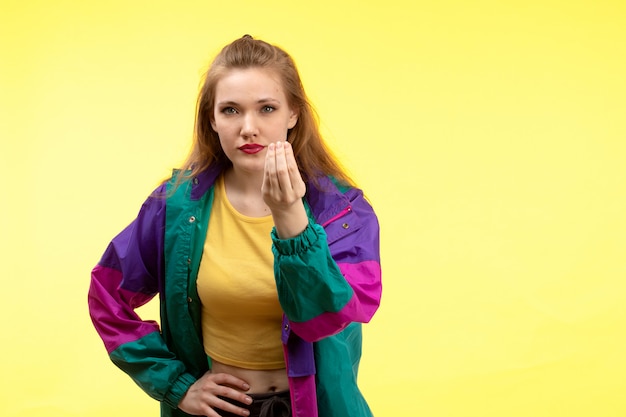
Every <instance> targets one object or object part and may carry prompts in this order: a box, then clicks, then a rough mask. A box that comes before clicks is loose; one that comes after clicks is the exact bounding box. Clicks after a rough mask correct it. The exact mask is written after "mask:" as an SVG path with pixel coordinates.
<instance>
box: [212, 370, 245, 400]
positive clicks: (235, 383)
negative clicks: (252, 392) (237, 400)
mask: <svg viewBox="0 0 626 417" xmlns="http://www.w3.org/2000/svg"><path fill="white" fill-rule="evenodd" d="M211 375H212V378H211V380H212V381H213V383H215V384H217V385H220V386H223V387H225V388H226V389H227V390H229V391H226V390H225V391H224V394H222V393H220V394H219V395H226V393H228V392H230V391H234V390H233V389H232V388H235V389H237V390H239V391H235V392H240V391H248V390H249V389H250V385H248V383H247V382H246V381H244V380H243V379H241V378H237V377H236V376H234V375H231V374H226V373H217V374H211ZM228 387H232V388H228ZM229 398H230V396H229Z"/></svg>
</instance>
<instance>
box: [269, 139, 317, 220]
mask: <svg viewBox="0 0 626 417" xmlns="http://www.w3.org/2000/svg"><path fill="white" fill-rule="evenodd" d="M261 191H262V192H263V200H264V201H265V204H267V205H268V207H269V208H270V209H271V210H272V211H275V210H286V209H289V208H290V207H291V206H292V205H293V204H294V203H297V202H299V201H300V200H301V199H302V197H304V193H305V191H306V186H305V184H304V181H303V180H302V176H301V175H300V171H299V170H298V164H297V163H296V158H295V156H294V154H293V149H292V147H291V144H290V143H289V142H283V141H280V142H276V143H271V144H270V145H269V146H268V148H267V153H266V156H265V174H264V176H263V186H262V187H261Z"/></svg>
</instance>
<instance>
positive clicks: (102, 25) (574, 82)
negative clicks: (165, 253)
mask: <svg viewBox="0 0 626 417" xmlns="http://www.w3.org/2000/svg"><path fill="white" fill-rule="evenodd" d="M625 4H626V3H624V2H622V1H594V0H580V1H576V0H568V1H565V0H562V1H552V0H547V1H536V0H530V1H451V0H447V1H440V2H436V1H435V2H433V1H400V0H387V1H376V2H374V1H369V2H368V1H364V2H363V1H343V2H342V1H337V0H316V1H314V2H304V1H303V2H298V1H286V0H268V1H251V0H250V1H236V2H226V1H222V2H209V1H178V2H174V1H147V0H146V1H122V0H116V1H99V2H96V1H93V2H92V1H87V0H85V1H60V0H59V1H43V0H40V1H35V0H31V1H17V0H16V1H6V0H2V1H1V2H0V138H1V145H0V170H1V171H0V174H1V178H2V192H1V196H2V197H1V202H2V204H1V206H0V207H1V213H0V245H1V246H0V256H1V257H2V260H1V262H0V277H1V278H2V289H1V290H0V294H1V295H0V317H1V320H2V326H1V328H0V349H1V352H0V366H1V369H2V378H1V379H0V381H1V382H0V415H2V416H11V417H14V416H110V415H117V416H137V415H142V416H148V415H154V416H156V415H158V411H157V410H158V405H157V403H156V402H154V401H153V400H151V399H149V398H148V397H147V396H145V395H144V394H143V393H142V392H140V390H139V389H138V388H137V387H136V386H135V385H134V384H133V383H132V382H131V381H130V379H129V378H127V377H126V376H125V375H124V374H123V373H122V372H120V371H118V370H117V368H115V367H114V365H113V364H111V363H110V362H109V360H108V358H107V356H106V354H105V350H104V347H103V346H102V343H101V341H100V340H99V339H98V337H97V335H96V333H95V331H94V330H93V328H92V326H91V323H90V321H89V318H88V314H87V308H86V292H87V287H88V283H89V272H90V270H91V268H92V267H93V266H94V265H95V263H96V262H97V261H98V259H99V257H100V255H101V253H102V252H103V250H104V249H105V247H106V245H107V243H108V241H109V240H110V239H111V238H112V237H113V235H114V234H116V233H117V232H118V231H119V230H121V229H122V228H123V227H124V226H125V225H126V224H127V223H128V222H129V221H131V220H132V218H134V216H135V214H136V212H137V210H138V209H139V206H140V204H141V202H142V201H143V199H144V198H145V196H146V195H147V194H148V193H149V192H150V191H151V190H152V188H153V187H154V186H155V185H156V183H157V182H158V181H159V180H160V179H161V178H163V177H164V176H166V175H167V173H168V172H169V170H170V169H171V168H172V167H174V166H176V165H177V164H178V163H179V162H180V161H181V159H182V158H183V157H184V156H185V154H186V152H187V149H188V146H189V141H190V136H191V131H192V124H193V111H194V102H195V97H196V93H197V89H198V83H199V79H200V76H201V74H202V72H203V71H204V69H205V68H206V66H207V64H208V63H209V61H210V58H211V57H212V56H213V55H214V54H215V53H216V52H217V51H218V49H219V48H220V47H221V46H223V45H224V44H226V43H227V42H230V41H231V40H233V39H235V38H237V37H239V36H241V35H243V34H245V33H250V34H252V35H254V36H256V37H260V38H263V39H266V40H268V41H270V42H273V43H277V44H279V45H282V46H283V47H285V48H286V49H287V50H288V51H290V52H291V53H292V55H293V56H294V58H295V59H296V61H297V63H298V64H299V67H300V69H301V72H302V77H303V80H304V83H305V86H306V87H307V90H308V92H309V94H310V96H311V98H312V100H313V102H314V104H315V105H316V107H317V109H318V111H319V113H320V115H321V119H322V121H323V129H324V132H325V134H326V136H327V137H328V140H329V142H330V143H331V145H332V147H333V148H334V149H335V150H336V151H337V153H338V154H339V156H340V157H341V158H342V159H343V161H344V162H345V164H346V166H347V167H348V168H349V169H350V171H351V172H352V174H353V175H354V176H355V178H356V179H357V180H358V182H359V183H360V185H361V186H362V187H363V188H364V189H365V190H366V192H367V194H368V195H369V197H370V199H371V201H372V202H373V204H374V206H375V208H376V209H377V212H378V214H379V217H380V222H381V225H382V235H381V238H382V262H383V270H384V297H383V304H382V307H381V309H380V311H379V313H378V314H377V316H376V317H375V318H374V320H373V321H372V322H371V323H370V324H369V325H368V326H366V328H365V338H366V339H365V345H364V358H363V362H362V372H361V375H360V380H361V386H362V389H363V391H364V392H365V394H366V395H367V397H368V399H369V401H370V403H371V406H372V409H373V411H374V412H375V414H376V415H377V416H378V417H381V416H382V417H387V416H389V417H391V416H428V417H444V416H445V417H448V416H449V417H473V416H476V417H491V416H493V417H496V416H497V417H501V416H507V417H515V416H524V417H531V416H532V417H538V416H541V417H543V416H594V417H595V416H601V417H610V416H624V415H626V399H625V398H626V397H625V396H624V390H625V389H626V359H625V357H626V353H625V352H626V281H625V280H624V278H625V275H626V262H625V250H626V216H625V213H626V193H625V191H626V168H625V159H626V142H625V140H626V81H625V80H626V6H625ZM142 314H144V315H145V316H148V317H154V315H155V314H156V306H155V305H153V304H150V305H148V306H147V307H145V308H143V311H142Z"/></svg>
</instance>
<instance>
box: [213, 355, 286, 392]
mask: <svg viewBox="0 0 626 417" xmlns="http://www.w3.org/2000/svg"><path fill="white" fill-rule="evenodd" d="M211 372H213V373H214V374H217V373H224V374H230V375H233V376H236V377H237V378H239V379H242V380H244V381H245V382H247V383H248V385H250V390H248V391H247V393H248V394H267V393H271V392H281V391H287V390H288V389H289V380H288V378H287V370H286V369H284V368H283V369H269V370H258V369H245V368H238V367H236V366H232V365H226V364H224V363H221V362H218V361H216V360H213V367H212V369H211Z"/></svg>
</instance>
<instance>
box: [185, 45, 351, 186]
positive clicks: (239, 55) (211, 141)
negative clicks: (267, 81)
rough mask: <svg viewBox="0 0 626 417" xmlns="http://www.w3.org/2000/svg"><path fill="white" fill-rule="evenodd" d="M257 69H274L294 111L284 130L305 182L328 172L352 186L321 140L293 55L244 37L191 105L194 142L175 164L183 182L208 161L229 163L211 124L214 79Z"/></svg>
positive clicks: (221, 57) (219, 61) (220, 59)
mask: <svg viewBox="0 0 626 417" xmlns="http://www.w3.org/2000/svg"><path fill="white" fill-rule="evenodd" d="M247 68H263V69H269V70H272V71H274V72H275V73H276V74H277V75H278V76H279V78H280V80H281V82H282V86H283V89H284V91H285V95H286V96H287V101H288V104H289V106H290V107H291V108H292V109H293V110H294V111H296V112H297V114H298V121H297V123H296V125H295V126H294V127H293V128H292V129H289V132H288V134H287V140H288V141H289V142H290V143H291V145H292V148H293V151H294V155H295V158H296V162H297V164H298V167H299V169H300V173H301V175H302V177H303V179H304V180H305V181H312V182H313V183H314V184H317V181H316V178H318V177H319V176H322V175H330V176H333V177H334V178H335V179H337V180H338V181H339V182H341V183H344V184H346V185H354V182H353V181H352V179H351V178H350V176H349V175H348V174H347V173H346V171H345V170H344V168H343V167H342V166H341V164H340V163H339V162H338V161H337V159H336V158H335V156H334V155H333V154H332V152H331V151H330V149H329V148H328V147H327V145H326V144H325V143H324V140H323V139H322V136H321V134H320V131H319V123H318V118H317V114H316V113H315V111H314V109H313V107H312V106H311V104H310V102H309V100H308V98H307V96H306V93H305V91H304V87H303V85H302V82H301V80H300V75H299V74H298V70H297V68H296V65H295V63H294V61H293V59H292V58H291V57H290V56H289V54H287V53H286V52H285V51H284V50H283V49H281V48H279V47H277V46H275V45H271V44H269V43H267V42H264V41H262V40H258V39H254V38H252V36H250V35H245V36H243V37H242V38H240V39H237V40H235V41H234V42H232V43H230V44H228V45H226V46H225V47H224V48H223V49H222V50H221V52H220V53H219V54H218V55H217V56H216V57H215V59H214V60H213V62H212V64H211V66H210V67H209V70H208V71H207V73H206V75H205V77H204V81H203V85H202V88H201V89H200V93H199V95H198V101H197V103H196V119H195V128H194V140H193V145H192V148H191V151H190V153H189V156H188V157H187V159H186V161H185V162H184V163H183V166H182V168H181V173H183V175H182V177H179V180H185V179H188V178H191V177H194V176H196V175H198V174H199V173H200V172H202V171H204V170H206V169H207V168H208V167H210V166H212V165H213V164H219V165H220V166H223V167H224V168H227V167H229V166H230V165H231V162H230V161H229V160H228V158H227V157H226V154H225V153H224V151H223V150H222V147H221V145H220V141H219V137H218V135H217V133H216V132H215V131H214V130H213V128H212V126H211V119H212V118H213V117H214V110H215V91H216V87H217V84H218V82H219V81H220V80H221V79H222V77H223V76H224V75H225V74H227V73H228V71H230V70H232V69H247Z"/></svg>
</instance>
